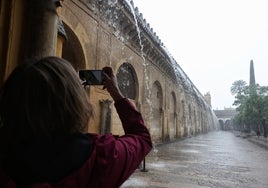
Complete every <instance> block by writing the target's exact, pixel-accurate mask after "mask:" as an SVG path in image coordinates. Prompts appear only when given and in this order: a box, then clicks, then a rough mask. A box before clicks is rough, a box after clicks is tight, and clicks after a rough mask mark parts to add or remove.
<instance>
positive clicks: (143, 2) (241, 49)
mask: <svg viewBox="0 0 268 188" xmlns="http://www.w3.org/2000/svg"><path fill="white" fill-rule="evenodd" d="M133 1H134V5H135V6H136V7H138V8H139V12H140V13H142V14H143V17H144V18H145V19H146V22H147V23H149V24H150V26H151V27H152V28H153V30H154V31H155V32H156V34H157V35H158V36H159V38H160V39H161V41H162V42H163V43H164V46H165V47H166V48H167V49H168V50H169V51H170V53H171V54H172V56H173V57H174V58H175V59H176V61H177V62H178V63H179V65H180V66H181V67H182V69H183V70H184V71H185V72H186V74H187V75H188V77H189V78H190V79H191V81H192V82H193V83H194V85H195V86H196V87H197V88H198V89H199V91H200V92H201V93H202V94H205V93H207V92H210V94H211V97H212V108H213V109H223V108H224V107H232V104H233V101H234V96H232V95H231V93H230V88H231V86H232V83H233V82H234V81H236V80H244V81H246V82H247V83H248V82H249V67H250V60H251V59H252V60H253V61H254V69H255V79H256V82H257V83H259V84H260V85H261V86H268V76H267V73H268V0H165V1H163V0H133Z"/></svg>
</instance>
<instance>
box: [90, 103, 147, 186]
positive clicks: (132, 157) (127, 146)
mask: <svg viewBox="0 0 268 188" xmlns="http://www.w3.org/2000/svg"><path fill="white" fill-rule="evenodd" d="M115 107H116V110H117V113H118V115H119V117H120V120H121V122H122V125H123V128H124V131H125V135H123V136H121V137H118V138H115V137H114V136H112V135H111V134H106V135H104V136H102V137H101V138H100V139H99V140H98V143H97V145H96V150H97V156H96V161H97V166H96V168H95V170H94V171H95V172H96V174H95V175H97V176H102V177H103V178H99V179H98V178H97V177H96V179H98V182H95V183H96V184H98V187H119V186H120V185H121V184H122V183H123V182H124V181H125V180H127V178H128V177H129V176H130V175H131V174H132V173H133V172H134V171H135V170H136V169H137V167H138V166H139V164H140V163H141V162H142V160H143V159H144V157H145V156H146V155H147V154H148V153H149V152H150V150H151V149H152V141H151V137H150V133H149V131H148V129H147V128H146V127H145V125H144V121H143V118H142V116H141V114H140V113H139V112H138V111H136V110H135V108H134V106H133V105H132V104H131V103H130V102H129V100H128V99H120V100H118V101H116V102H115ZM96 186H97V185H96Z"/></svg>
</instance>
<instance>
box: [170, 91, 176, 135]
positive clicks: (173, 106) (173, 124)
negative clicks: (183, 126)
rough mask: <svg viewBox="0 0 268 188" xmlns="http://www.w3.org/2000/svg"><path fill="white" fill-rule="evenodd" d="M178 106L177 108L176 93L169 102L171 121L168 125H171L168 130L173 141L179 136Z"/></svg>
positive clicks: (172, 94) (171, 95)
mask: <svg viewBox="0 0 268 188" xmlns="http://www.w3.org/2000/svg"><path fill="white" fill-rule="evenodd" d="M176 106H177V104H176V95H175V93H174V92H171V94H170V100H169V119H168V125H169V126H168V128H169V135H170V139H171V140H172V139H174V138H176V137H177V135H178V131H177V111H176Z"/></svg>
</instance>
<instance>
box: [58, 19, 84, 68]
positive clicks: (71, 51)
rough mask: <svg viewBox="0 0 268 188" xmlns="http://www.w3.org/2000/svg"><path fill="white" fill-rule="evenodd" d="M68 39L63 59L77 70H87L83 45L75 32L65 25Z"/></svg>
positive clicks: (63, 51)
mask: <svg viewBox="0 0 268 188" xmlns="http://www.w3.org/2000/svg"><path fill="white" fill-rule="evenodd" d="M63 25H64V29H65V32H66V36H67V39H66V41H65V42H64V43H63V46H62V58H64V59H66V60H68V61H69V62H71V63H72V65H73V67H74V68H75V70H80V69H85V68H86V61H85V55H84V51H83V48H82V45H81V43H80V41H79V39H78V37H77V35H76V34H75V33H74V31H73V30H72V29H71V28H70V27H69V26H68V25H67V24H65V23H63Z"/></svg>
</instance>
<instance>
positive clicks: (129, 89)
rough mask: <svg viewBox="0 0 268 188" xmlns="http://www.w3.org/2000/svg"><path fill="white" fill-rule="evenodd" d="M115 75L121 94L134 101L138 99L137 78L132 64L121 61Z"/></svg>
mask: <svg viewBox="0 0 268 188" xmlns="http://www.w3.org/2000/svg"><path fill="white" fill-rule="evenodd" d="M116 77H117V81H118V86H119V89H120V91H121V92H122V94H123V95H124V96H125V97H127V98H129V99H132V100H135V101H136V100H137V99H138V79H137V74H136V71H135V69H134V68H133V66H132V65H131V64H130V63H123V64H122V65H120V67H119V68H118V71H117V74H116Z"/></svg>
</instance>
